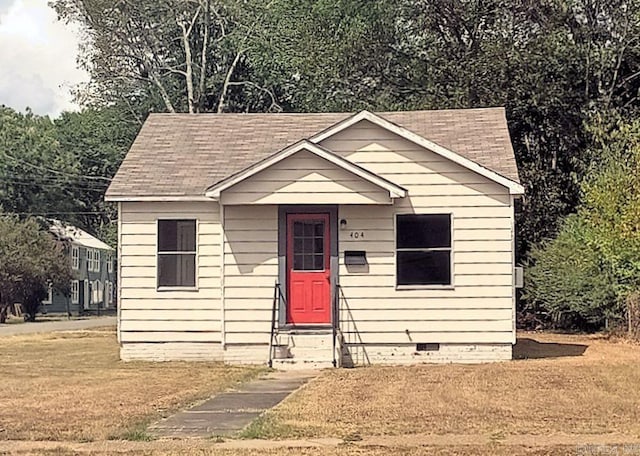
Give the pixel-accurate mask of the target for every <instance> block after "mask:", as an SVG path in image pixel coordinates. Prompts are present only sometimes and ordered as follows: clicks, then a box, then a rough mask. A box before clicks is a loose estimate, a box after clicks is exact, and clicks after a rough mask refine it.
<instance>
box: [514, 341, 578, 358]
mask: <svg viewBox="0 0 640 456" xmlns="http://www.w3.org/2000/svg"><path fill="white" fill-rule="evenodd" d="M587 347H589V346H588V345H583V344H560V343H554V342H538V341H537V340H534V339H529V338H526V337H519V338H518V340H517V342H516V344H515V346H514V347H513V359H540V358H562V357H565V356H582V355H583V354H584V352H585V350H586V349H587Z"/></svg>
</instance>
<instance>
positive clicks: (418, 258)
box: [397, 251, 451, 285]
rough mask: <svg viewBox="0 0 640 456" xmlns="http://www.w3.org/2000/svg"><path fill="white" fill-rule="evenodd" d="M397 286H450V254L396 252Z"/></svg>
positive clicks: (440, 252)
mask: <svg viewBox="0 0 640 456" xmlns="http://www.w3.org/2000/svg"><path fill="white" fill-rule="evenodd" d="M397 262H398V264H397V277H398V285H450V284H451V252H449V251H431V252H419V251H415V252H398V258H397Z"/></svg>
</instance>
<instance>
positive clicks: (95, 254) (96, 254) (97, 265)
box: [93, 250, 100, 272]
mask: <svg viewBox="0 0 640 456" xmlns="http://www.w3.org/2000/svg"><path fill="white" fill-rule="evenodd" d="M93 262H94V263H93V272H100V250H94V251H93Z"/></svg>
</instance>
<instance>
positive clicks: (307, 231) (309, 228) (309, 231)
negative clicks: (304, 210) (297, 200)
mask: <svg viewBox="0 0 640 456" xmlns="http://www.w3.org/2000/svg"><path fill="white" fill-rule="evenodd" d="M313 225H314V223H313V222H304V235H305V236H313Z"/></svg>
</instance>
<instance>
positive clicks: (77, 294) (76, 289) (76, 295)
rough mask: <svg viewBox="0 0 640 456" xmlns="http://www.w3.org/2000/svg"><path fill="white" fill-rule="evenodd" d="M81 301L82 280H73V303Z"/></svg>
mask: <svg viewBox="0 0 640 456" xmlns="http://www.w3.org/2000/svg"><path fill="white" fill-rule="evenodd" d="M79 302H80V281H78V280H72V281H71V304H78V303H79Z"/></svg>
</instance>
